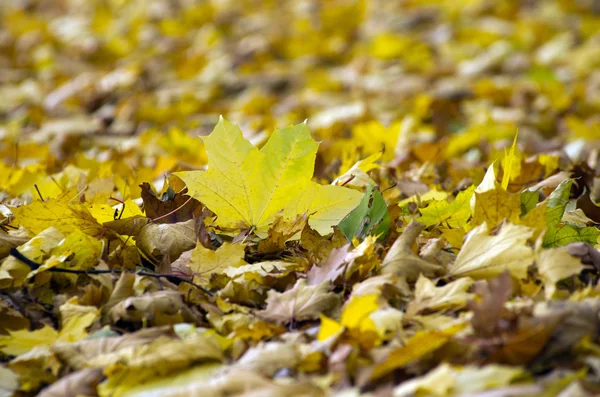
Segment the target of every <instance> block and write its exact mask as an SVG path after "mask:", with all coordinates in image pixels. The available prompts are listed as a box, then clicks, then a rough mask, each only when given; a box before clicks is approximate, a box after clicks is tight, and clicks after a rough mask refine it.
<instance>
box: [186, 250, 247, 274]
mask: <svg viewBox="0 0 600 397" xmlns="http://www.w3.org/2000/svg"><path fill="white" fill-rule="evenodd" d="M245 248H246V246H245V245H242V244H229V243H223V245H222V246H220V247H219V248H218V249H217V250H216V251H213V250H211V249H208V248H205V247H204V246H203V245H202V244H200V243H198V244H197V245H196V248H194V250H193V251H192V256H191V258H190V261H189V262H188V264H187V265H188V267H189V268H190V270H192V272H193V273H194V282H195V283H200V284H206V283H208V281H209V279H210V276H211V275H212V274H221V273H223V272H224V271H225V270H226V269H228V268H229V267H230V266H231V267H240V266H242V265H245V264H246V261H244V249H245Z"/></svg>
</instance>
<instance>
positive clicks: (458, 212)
mask: <svg viewBox="0 0 600 397" xmlns="http://www.w3.org/2000/svg"><path fill="white" fill-rule="evenodd" d="M474 191H475V186H471V187H469V188H468V189H466V190H463V191H462V192H460V193H458V195H457V196H456V198H455V199H454V201H452V202H448V201H446V200H439V201H433V202H431V203H430V204H429V205H428V206H427V207H425V208H421V209H419V211H421V217H420V218H419V219H418V220H419V222H421V223H423V224H425V226H432V225H436V224H442V225H446V226H449V227H452V228H454V227H463V226H464V225H466V223H467V221H468V220H469V218H470V217H471V207H470V200H471V197H472V196H473V192H474Z"/></svg>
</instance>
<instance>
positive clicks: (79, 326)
mask: <svg viewBox="0 0 600 397" xmlns="http://www.w3.org/2000/svg"><path fill="white" fill-rule="evenodd" d="M81 307H84V306H81ZM98 317H99V311H98V310H96V309H95V308H93V309H92V310H89V311H87V313H85V314H82V315H79V316H71V317H69V318H67V319H66V321H65V322H64V324H63V326H62V328H61V330H60V331H58V332H57V331H56V330H55V329H54V328H52V327H50V326H48V325H44V327H43V328H41V329H38V330H35V331H29V330H19V331H8V335H2V336H0V351H1V352H2V353H4V354H9V355H11V356H19V355H21V354H24V353H27V352H29V351H30V350H32V349H33V348H35V347H38V346H40V347H50V346H51V345H53V344H54V343H56V342H76V341H79V340H82V339H84V338H86V337H87V336H88V333H87V331H86V328H87V327H89V326H90V325H92V324H93V323H94V322H95V321H96V320H97V319H98Z"/></svg>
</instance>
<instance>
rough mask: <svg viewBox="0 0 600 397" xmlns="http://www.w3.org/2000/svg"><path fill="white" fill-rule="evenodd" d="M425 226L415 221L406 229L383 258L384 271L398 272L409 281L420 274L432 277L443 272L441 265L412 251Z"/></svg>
mask: <svg viewBox="0 0 600 397" xmlns="http://www.w3.org/2000/svg"><path fill="white" fill-rule="evenodd" d="M424 228H425V225H423V224H421V223H418V222H414V221H413V222H411V223H410V224H409V225H408V226H407V227H406V229H404V232H403V233H402V234H401V235H400V236H399V237H398V238H397V239H396V241H394V244H392V247H391V248H390V250H389V251H388V253H387V255H386V256H385V258H384V259H383V262H382V263H381V271H382V273H384V274H396V275H397V276H399V277H401V278H404V279H406V281H408V282H415V281H417V279H418V277H419V275H420V274H423V275H425V276H428V277H431V276H435V275H439V274H441V273H442V272H443V269H442V268H441V267H440V266H439V265H437V264H434V263H429V262H427V261H425V260H423V259H421V258H420V257H419V256H418V255H416V254H415V253H413V252H412V251H411V247H412V245H413V244H414V242H415V240H416V239H417V237H418V236H419V234H420V233H421V231H422V230H423V229H424Z"/></svg>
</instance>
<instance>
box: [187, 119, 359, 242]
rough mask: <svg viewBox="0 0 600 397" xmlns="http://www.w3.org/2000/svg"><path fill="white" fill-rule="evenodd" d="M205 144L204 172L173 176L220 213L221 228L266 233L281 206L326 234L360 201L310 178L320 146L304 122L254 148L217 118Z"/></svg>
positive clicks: (284, 214)
mask: <svg viewBox="0 0 600 397" xmlns="http://www.w3.org/2000/svg"><path fill="white" fill-rule="evenodd" d="M204 143H205V145H206V152H207V154H208V158H209V166H208V170H207V171H206V172H202V171H201V172H178V173H175V175H177V176H178V177H180V178H181V179H183V181H184V182H186V185H187V186H188V189H189V194H190V195H192V196H193V197H194V198H196V199H197V200H199V201H201V202H202V203H203V204H205V205H206V206H208V208H210V209H211V210H212V211H213V212H215V213H216V214H217V215H218V219H217V223H218V224H219V225H220V226H222V227H226V228H232V229H255V230H256V231H257V233H258V234H259V235H261V236H262V237H264V236H265V235H266V232H267V229H268V227H269V226H270V225H271V223H273V221H274V219H275V215H276V214H277V213H278V212H279V211H281V210H283V212H282V217H283V218H284V219H289V218H293V217H295V216H297V215H298V214H302V213H305V212H306V213H308V217H309V220H308V223H309V225H310V226H311V227H312V228H313V229H315V230H317V231H318V232H319V233H320V234H321V235H324V234H328V233H330V232H331V231H332V229H331V228H332V226H334V225H336V224H337V223H338V222H339V221H340V220H341V219H342V218H344V217H345V216H346V215H347V214H348V213H349V212H350V211H351V210H352V209H353V208H354V207H356V206H357V205H358V203H359V201H360V193H358V192H356V191H354V190H350V189H347V188H343V187H339V186H321V185H319V184H316V183H314V182H311V181H310V178H311V177H312V173H313V169H314V161H315V155H316V151H317V146H318V144H317V143H316V142H315V141H314V140H313V139H312V138H311V137H310V133H309V132H308V128H307V127H306V124H298V125H296V126H292V127H288V128H285V129H281V130H277V131H275V133H274V134H273V135H272V136H271V138H270V139H269V141H268V142H267V144H265V146H263V148H262V149H261V150H258V149H257V148H256V147H254V146H253V145H252V144H251V143H250V142H248V141H246V140H245V139H244V137H243V135H242V132H241V131H240V129H239V128H237V127H235V126H233V125H232V124H230V123H229V122H227V121H225V120H224V119H221V120H220V121H219V124H217V126H216V127H215V129H214V130H213V133H212V134H211V135H210V136H208V137H207V138H205V140H204ZM259 187H260V189H259Z"/></svg>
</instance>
